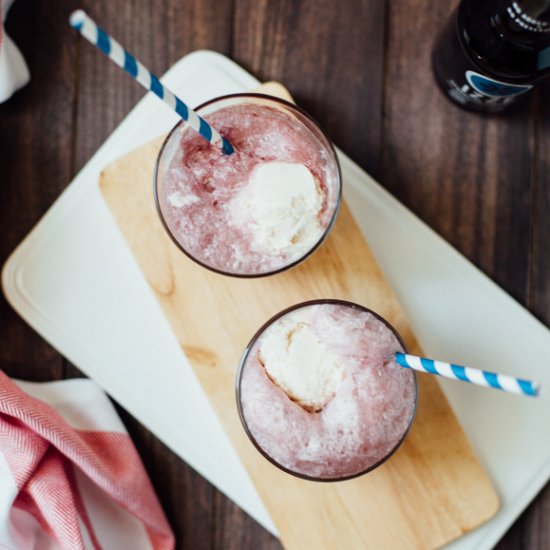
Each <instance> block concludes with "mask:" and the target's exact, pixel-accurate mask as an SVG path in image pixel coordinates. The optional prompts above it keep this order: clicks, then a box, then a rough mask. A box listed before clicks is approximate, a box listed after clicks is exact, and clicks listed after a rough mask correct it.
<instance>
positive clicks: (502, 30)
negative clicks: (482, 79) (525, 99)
mask: <svg viewBox="0 0 550 550" xmlns="http://www.w3.org/2000/svg"><path fill="white" fill-rule="evenodd" d="M457 32H458V36H459V40H460V42H461V44H462V46H463V48H464V49H465V51H467V52H468V53H469V55H470V56H471V58H472V60H473V61H474V63H476V64H477V65H478V66H479V67H480V68H482V69H484V70H486V71H488V72H489V73H492V74H493V75H494V78H497V79H504V80H509V79H512V80H513V81H517V82H519V83H521V82H533V81H535V80H538V79H539V78H542V77H544V76H546V74H548V73H549V71H550V0H516V1H515V2H514V1H512V0H462V2H461V3H460V5H459V8H458V14H457Z"/></svg>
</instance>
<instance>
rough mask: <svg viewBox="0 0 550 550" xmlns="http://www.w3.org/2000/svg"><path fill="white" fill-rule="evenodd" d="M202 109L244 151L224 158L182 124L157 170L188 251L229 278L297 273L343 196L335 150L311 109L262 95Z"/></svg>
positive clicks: (170, 219) (167, 216)
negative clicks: (292, 269)
mask: <svg viewBox="0 0 550 550" xmlns="http://www.w3.org/2000/svg"><path fill="white" fill-rule="evenodd" d="M197 111H198V112H199V113H200V114H201V116H203V117H204V118H205V119H206V120H207V121H208V122H209V123H210V124H211V125H212V126H213V127H214V128H216V129H217V130H218V131H219V132H220V133H221V134H222V135H223V136H225V137H226V138H227V139H228V140H229V141H230V143H231V144H232V145H233V147H234V148H235V152H234V153H233V154H231V155H224V154H222V153H221V152H220V150H219V149H218V148H216V147H212V146H211V145H210V144H209V143H207V142H206V141H205V140H204V139H203V138H201V137H200V136H199V135H197V134H196V133H195V132H193V131H192V130H191V129H189V128H188V127H186V125H185V124H179V125H178V126H176V128H174V130H173V131H172V132H171V134H170V135H169V136H168V138H167V140H166V142H165V143H164V145H163V147H162V150H161V152H160V155H159V159H158V162H157V169H156V176H155V198H156V203H157V208H158V211H159V214H160V217H161V220H162V221H163V223H164V226H165V228H166V229H167V231H168V233H169V234H170V236H171V237H172V239H173V240H174V242H175V243H176V244H177V245H178V246H179V247H180V249H181V250H183V252H185V253H186V254H187V255H188V256H190V257H191V258H192V259H193V260H195V261H196V262H198V263H199V264H201V265H202V266H204V267H207V268H209V269H211V270H213V271H217V272H220V273H224V274H227V275H234V276H242V277H258V276H262V275H269V274H273V273H276V272H278V271H281V270H284V269H287V268H289V267H291V266H293V265H295V264H297V263H298V262H300V261H301V260H303V259H304V258H305V257H306V256H308V255H309V254H310V253H311V252H312V251H313V250H315V249H316V248H317V247H318V246H319V245H320V244H321V242H322V241H323V240H324V238H325V237H326V236H327V234H328V232H329V230H330V228H331V226H332V224H333V222H334V220H335V218H336V213H337V210H338V205H339V201H340V196H341V184H340V170H339V166H338V161H337V159H336V155H335V152H334V149H333V148H332V146H331V144H330V142H329V141H328V140H327V138H326V137H325V136H324V134H323V132H322V131H321V130H320V128H319V127H318V125H317V124H316V123H315V122H314V121H313V120H312V119H311V118H310V117H309V116H308V115H306V114H305V113H304V112H303V111H301V110H300V109H298V108H297V107H295V106H293V105H291V104H290V103H287V102H285V101H282V100H278V99H275V98H270V97H268V96H261V95H254V94H248V95H243V94H240V95H235V96H226V97H223V98H220V99H216V100H213V101H211V102H209V103H206V104H204V105H203V106H201V107H199V108H198V109H197Z"/></svg>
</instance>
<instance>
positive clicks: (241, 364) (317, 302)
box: [235, 298, 418, 483]
mask: <svg viewBox="0 0 550 550" xmlns="http://www.w3.org/2000/svg"><path fill="white" fill-rule="evenodd" d="M323 304H331V305H340V306H346V307H352V308H354V309H359V310H361V311H364V312H367V313H370V314H371V315H373V316H374V317H375V318H376V319H378V320H379V321H381V322H382V323H383V324H384V325H386V326H387V327H388V328H389V329H390V330H391V331H392V332H393V334H394V335H395V337H396V338H397V341H398V342H399V343H400V344H401V346H402V348H403V351H404V352H405V353H407V347H406V346H405V342H404V341H403V339H402V337H401V335H400V334H399V332H397V330H396V329H395V327H394V326H393V325H392V324H391V323H390V322H389V321H388V320H386V319H385V318H384V317H382V316H381V315H380V314H379V313H376V311H373V310H372V309H369V308H368V307H365V306H362V305H361V304H357V303H355V302H350V301H348V300H341V299H337V298H321V299H317V300H308V301H305V302H300V303H298V304H294V305H292V306H290V307H287V308H285V309H283V310H282V311H279V312H278V313H276V314H275V315H273V316H272V317H270V318H269V319H268V320H267V321H266V322H265V323H264V324H263V325H262V326H261V327H260V328H259V329H258V330H257V331H256V333H255V334H254V336H253V337H252V338H251V340H250V342H249V343H248V344H247V346H246V348H245V349H244V351H243V353H242V355H241V359H240V361H239V366H238V368H237V374H236V377H235V397H236V401H237V411H238V413H239V419H240V421H241V424H242V426H243V428H244V431H245V433H246V435H247V436H248V438H249V440H250V442H251V443H252V444H253V445H254V447H256V449H257V450H258V451H259V452H260V454H261V455H262V456H263V457H264V458H265V459H267V460H268V461H269V462H271V464H273V465H274V466H276V467H277V468H279V469H280V470H282V471H283V472H286V473H287V474H290V475H292V476H294V477H298V478H300V479H304V480H307V481H319V482H323V483H325V482H326V483H332V482H336V481H347V480H350V479H354V478H356V477H360V476H363V475H365V474H368V473H369V472H372V471H373V470H375V469H376V468H378V467H379V466H381V465H382V464H384V462H386V461H387V460H388V459H389V458H390V457H391V456H392V455H393V454H394V453H395V452H396V451H397V449H399V447H400V446H401V444H402V443H403V441H405V438H406V437H407V435H408V433H409V431H410V429H411V426H412V424H413V421H414V419H415V416H416V409H417V405H418V378H417V375H416V371H414V370H411V373H412V376H413V382H414V406H413V409H412V412H411V416H410V418H409V420H408V423H407V428H406V430H405V431H404V432H403V435H402V436H401V438H400V439H399V440H398V441H397V443H396V444H395V446H394V447H393V448H392V449H391V450H390V451H389V452H388V453H387V454H386V455H385V456H384V457H382V458H381V459H380V460H379V461H378V462H375V463H374V464H371V465H370V466H369V467H368V468H365V469H364V470H361V471H359V472H356V473H354V474H350V475H346V476H339V477H318V476H309V475H307V474H302V473H300V472H295V471H294V470H291V469H289V468H286V467H285V466H283V465H282V464H279V463H278V462H277V461H276V460H275V459H274V458H273V457H272V456H270V455H269V454H268V453H267V452H266V451H265V450H264V449H263V448H262V447H261V446H260V445H259V443H258V442H257V441H256V439H255V437H254V436H253V435H252V433H251V432H250V430H249V428H248V423H247V421H246V418H245V416H244V413H243V407H242V402H241V397H240V396H241V383H242V375H243V370H244V365H245V363H246V360H247V359H248V356H249V354H250V351H251V350H252V348H253V347H254V345H255V344H256V342H257V341H258V339H259V338H260V336H261V335H262V334H263V333H264V332H265V330H266V329H267V328H268V327H269V326H271V325H272V324H273V323H274V322H275V321H277V320H278V319H280V318H281V317H284V316H285V315H286V314H287V313H290V312H292V311H296V310H298V309H302V308H305V307H308V306H313V305H323Z"/></svg>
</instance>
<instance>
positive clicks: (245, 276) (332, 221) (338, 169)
mask: <svg viewBox="0 0 550 550" xmlns="http://www.w3.org/2000/svg"><path fill="white" fill-rule="evenodd" d="M247 98H257V99H263V100H267V101H272V102H273V103H275V104H277V103H278V104H281V105H282V106H283V107H286V108H287V109H288V110H290V111H291V112H292V111H295V112H296V113H298V114H300V115H301V116H303V117H304V118H305V119H306V120H307V121H308V122H309V123H310V124H312V125H313V127H315V128H316V129H317V130H318V131H319V132H320V133H321V136H322V137H323V139H324V141H325V142H326V143H324V144H323V145H326V146H327V148H328V150H329V151H330V152H331V153H332V157H333V159H334V164H335V166H336V176H337V178H336V179H337V183H338V192H337V195H336V204H335V206H334V211H333V213H332V216H331V219H330V222H329V223H328V225H327V227H326V228H325V229H324V231H323V233H322V235H321V236H320V237H319V239H318V241H317V242H316V243H315V244H314V245H313V246H312V247H311V248H310V249H309V250H308V251H307V252H306V253H305V254H303V255H302V256H300V257H299V258H298V259H296V260H294V261H292V262H291V263H289V264H286V265H284V266H282V267H278V268H277V269H273V270H271V271H266V272H265V273H232V272H230V271H224V270H223V269H219V268H217V267H213V266H211V265H208V264H206V263H205V262H203V261H201V260H199V259H198V258H196V257H195V256H193V255H192V254H191V253H190V252H189V251H187V250H186V249H185V248H184V247H183V246H182V245H181V244H180V243H179V242H178V240H177V239H176V238H175V237H174V235H173V234H172V231H170V228H169V227H168V224H167V223H166V220H165V219H164V215H163V213H162V208H161V206H160V200H159V193H158V188H159V185H158V180H159V170H160V160H161V158H162V155H163V153H164V150H165V149H166V147H167V145H168V143H169V142H170V139H171V138H172V135H173V134H174V133H175V132H176V131H177V130H178V129H179V128H180V127H181V126H183V125H184V124H185V121H184V120H180V121H178V122H177V124H176V125H175V126H174V127H173V128H172V129H171V130H170V132H168V134H167V136H166V137H165V138H164V141H163V142H162V145H161V147H160V149H159V152H158V155H157V159H156V161H155V168H154V175H153V197H154V200H155V207H156V210H157V214H158V217H159V218H160V221H161V223H162V226H163V228H164V230H165V231H166V233H167V234H168V236H169V237H170V239H171V240H172V242H173V243H174V244H175V245H176V246H177V247H178V249H179V250H180V251H181V252H183V253H184V254H185V255H186V256H187V257H188V258H189V259H190V260H192V261H193V262H195V263H196V264H198V265H200V266H201V267H204V268H205V269H208V270H209V271H212V272H214V273H218V274H219V275H226V276H228V277H235V278H237V279H259V278H260V277H268V276H270V275H276V274H277V273H282V272H284V271H287V270H289V269H291V268H293V267H295V266H297V265H298V264H300V263H301V262H303V261H304V260H305V259H306V258H308V257H309V256H311V255H312V254H313V253H314V252H315V251H316V250H317V249H318V248H319V247H320V246H321V245H322V244H323V243H324V242H325V240H326V239H327V237H328V236H329V234H330V232H331V230H332V228H333V227H334V224H335V223H336V219H337V217H338V212H339V211H340V205H341V203H342V187H343V185H342V183H343V182H342V169H341V167H340V161H339V160H338V155H337V153H336V149H335V148H334V145H333V144H332V141H331V140H330V139H329V138H328V136H327V135H326V134H325V132H324V130H323V129H322V128H321V125H320V124H319V123H318V122H317V121H316V120H315V119H314V118H313V117H312V116H311V115H310V114H309V113H307V112H306V111H304V110H303V109H302V108H301V107H298V106H297V105H295V104H294V103H291V102H290V101H287V100H286V99H281V98H278V97H274V96H270V95H268V94H261V93H256V92H250V93H238V94H227V95H223V96H219V97H215V98H213V99H209V100H208V101H205V102H204V103H201V104H200V105H199V106H198V107H196V108H195V111H197V112H198V111H200V110H201V109H204V108H206V107H208V106H210V105H212V104H214V103H217V102H221V101H225V100H231V99H247Z"/></svg>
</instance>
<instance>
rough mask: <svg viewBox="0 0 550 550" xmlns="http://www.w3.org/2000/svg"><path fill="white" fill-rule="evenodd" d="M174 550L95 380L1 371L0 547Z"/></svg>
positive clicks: (132, 449)
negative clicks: (38, 378) (36, 378)
mask: <svg viewBox="0 0 550 550" xmlns="http://www.w3.org/2000/svg"><path fill="white" fill-rule="evenodd" d="M2 545H4V546H5V547H7V548H9V549H13V550H26V549H29V550H30V549H41V550H44V549H48V550H50V549H54V548H64V549H65V548H66V549H70V550H78V549H85V548H95V549H98V548H105V549H110V548H132V550H134V549H141V548H149V549H150V548H154V549H161V550H163V549H167V550H168V549H172V548H173V547H174V537H173V534H172V531H171V529H170V526H169V525H168V522H167V521H166V518H165V516H164V513H163V511H162V509H161V507H160V504H159V502H158V500H157V497H156V495H155V492H154V490H153V487H152V486H151V483H150V481H149V479H148V477H147V474H146V472H145V469H144V467H143V464H142V463H141V460H140V458H139V456H138V454H137V452H136V449H135V447H134V446H133V444H132V441H131V439H130V437H129V435H128V434H127V433H126V431H125V429H124V426H123V424H122V422H121V421H120V419H119V417H118V415H117V414H116V411H115V409H114V407H113V405H112V403H111V402H110V401H109V399H108V398H107V396H106V395H105V394H104V393H103V391H102V390H101V389H100V388H99V387H98V386H97V385H96V384H95V383H94V382H92V381H91V380H86V379H77V380H66V381H61V382H47V383H31V382H20V381H17V382H15V381H13V380H11V379H10V378H8V377H7V376H6V375H5V374H4V373H3V372H1V371H0V547H2Z"/></svg>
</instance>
